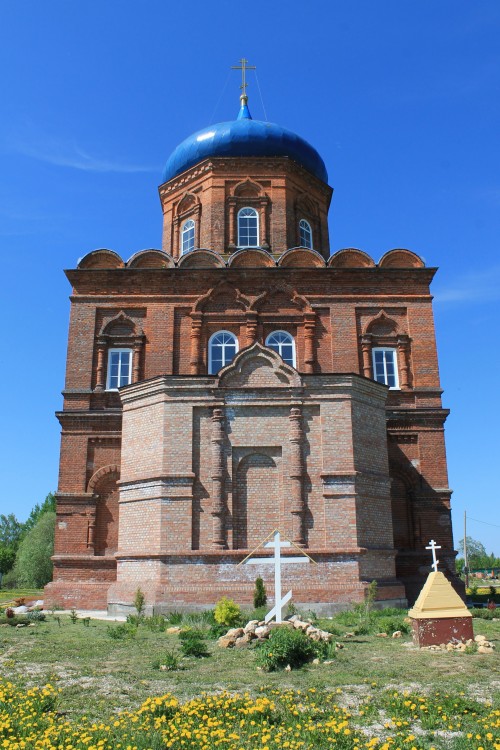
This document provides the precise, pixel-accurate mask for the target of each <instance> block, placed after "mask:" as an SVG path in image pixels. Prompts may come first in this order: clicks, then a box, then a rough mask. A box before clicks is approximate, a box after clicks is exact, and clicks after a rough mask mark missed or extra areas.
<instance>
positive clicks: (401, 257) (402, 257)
mask: <svg viewBox="0 0 500 750" xmlns="http://www.w3.org/2000/svg"><path fill="white" fill-rule="evenodd" d="M378 265H379V267H380V268H424V266H425V263H424V261H423V260H422V258H421V257H420V256H419V255H417V254H416V253H413V252H412V251H411V250H405V249H401V248H397V249H395V250H389V251H388V252H387V253H386V254H385V255H383V256H382V258H381V259H380V261H379V264H378Z"/></svg>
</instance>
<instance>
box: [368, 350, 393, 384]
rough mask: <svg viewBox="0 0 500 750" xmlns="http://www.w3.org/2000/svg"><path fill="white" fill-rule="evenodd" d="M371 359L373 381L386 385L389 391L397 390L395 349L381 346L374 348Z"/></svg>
mask: <svg viewBox="0 0 500 750" xmlns="http://www.w3.org/2000/svg"><path fill="white" fill-rule="evenodd" d="M372 357H373V379H374V380H376V381H377V383H383V384H384V385H388V386H389V388H391V389H393V390H394V389H397V388H399V378H398V359H397V353H396V349H389V348H386V347H382V346H374V347H373V349H372Z"/></svg>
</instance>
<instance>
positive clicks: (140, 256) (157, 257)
mask: <svg viewBox="0 0 500 750" xmlns="http://www.w3.org/2000/svg"><path fill="white" fill-rule="evenodd" d="M174 266H175V262H174V259H173V258H172V256H171V255H169V254H168V253H166V252H164V251H163V250H156V249H155V248H150V249H148V250H139V252H137V253H134V255H132V257H131V258H129V260H128V261H127V268H173V267H174Z"/></svg>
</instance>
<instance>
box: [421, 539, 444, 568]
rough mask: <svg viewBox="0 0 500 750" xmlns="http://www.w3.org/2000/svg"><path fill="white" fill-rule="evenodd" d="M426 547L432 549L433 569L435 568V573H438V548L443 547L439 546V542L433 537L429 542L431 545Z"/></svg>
mask: <svg viewBox="0 0 500 750" xmlns="http://www.w3.org/2000/svg"><path fill="white" fill-rule="evenodd" d="M425 549H430V550H432V569H433V570H434V572H435V573H437V569H438V562H439V560H436V550H437V549H441V547H440V546H439V544H436V542H435V541H434V539H431V541H430V542H429V546H428V547H426V548H425Z"/></svg>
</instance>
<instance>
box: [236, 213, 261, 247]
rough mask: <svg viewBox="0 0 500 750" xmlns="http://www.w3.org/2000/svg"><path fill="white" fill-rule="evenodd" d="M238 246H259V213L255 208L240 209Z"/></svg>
mask: <svg viewBox="0 0 500 750" xmlns="http://www.w3.org/2000/svg"><path fill="white" fill-rule="evenodd" d="M238 247H259V215H258V214H257V211H256V210H255V208H241V209H240V210H239V211H238Z"/></svg>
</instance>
